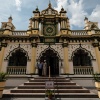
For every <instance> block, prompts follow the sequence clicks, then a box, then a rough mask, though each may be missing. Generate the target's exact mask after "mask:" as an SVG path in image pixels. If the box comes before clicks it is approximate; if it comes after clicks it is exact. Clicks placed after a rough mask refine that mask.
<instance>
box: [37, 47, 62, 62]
mask: <svg viewBox="0 0 100 100" xmlns="http://www.w3.org/2000/svg"><path fill="white" fill-rule="evenodd" d="M48 50H51V51H53V52H54V53H56V54H57V57H58V58H59V60H61V57H60V56H59V53H58V52H57V51H55V50H54V49H53V48H51V47H48V48H47V49H45V50H44V51H42V52H41V53H40V56H39V57H38V60H40V58H41V57H42V56H43V54H44V53H45V52H46V51H48Z"/></svg>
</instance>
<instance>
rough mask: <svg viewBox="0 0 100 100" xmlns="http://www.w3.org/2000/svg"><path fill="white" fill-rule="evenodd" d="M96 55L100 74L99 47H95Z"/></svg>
mask: <svg viewBox="0 0 100 100" xmlns="http://www.w3.org/2000/svg"><path fill="white" fill-rule="evenodd" d="M95 53H96V58H97V59H96V60H97V63H98V73H100V51H99V49H98V47H95Z"/></svg>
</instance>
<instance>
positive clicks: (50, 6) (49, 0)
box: [48, 0, 52, 8]
mask: <svg viewBox="0 0 100 100" xmlns="http://www.w3.org/2000/svg"><path fill="white" fill-rule="evenodd" d="M51 6H52V5H51V1H50V0H49V5H48V7H49V8H51Z"/></svg>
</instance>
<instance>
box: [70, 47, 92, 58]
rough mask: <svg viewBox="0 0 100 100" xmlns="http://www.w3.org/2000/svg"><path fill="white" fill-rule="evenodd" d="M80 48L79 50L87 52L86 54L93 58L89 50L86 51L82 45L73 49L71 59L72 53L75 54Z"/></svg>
mask: <svg viewBox="0 0 100 100" xmlns="http://www.w3.org/2000/svg"><path fill="white" fill-rule="evenodd" d="M80 49H81V50H84V51H85V52H87V53H88V55H89V56H90V57H91V60H92V59H94V57H93V56H92V54H91V52H90V51H88V50H87V49H85V48H83V47H81V46H80V47H79V48H77V49H76V50H75V51H73V52H72V56H71V60H73V56H74V54H75V53H76V52H77V51H78V50H80Z"/></svg>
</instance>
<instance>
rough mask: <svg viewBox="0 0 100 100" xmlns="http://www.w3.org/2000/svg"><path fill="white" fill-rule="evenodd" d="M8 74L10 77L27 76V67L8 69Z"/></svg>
mask: <svg viewBox="0 0 100 100" xmlns="http://www.w3.org/2000/svg"><path fill="white" fill-rule="evenodd" d="M7 73H8V74H10V75H18V74H19V75H21V74H26V67H25V66H21V67H20V66H17V67H15V66H13V67H7Z"/></svg>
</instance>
